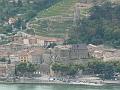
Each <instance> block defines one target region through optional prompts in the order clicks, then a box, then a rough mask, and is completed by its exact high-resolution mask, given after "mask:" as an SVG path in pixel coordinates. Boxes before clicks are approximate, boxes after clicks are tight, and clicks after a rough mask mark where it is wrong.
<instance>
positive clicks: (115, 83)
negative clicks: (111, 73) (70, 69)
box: [0, 81, 120, 86]
mask: <svg viewBox="0 0 120 90" xmlns="http://www.w3.org/2000/svg"><path fill="white" fill-rule="evenodd" d="M104 83H105V85H120V81H105V82H104ZM0 84H8V85H10V84H36V85H38V84H40V85H77V86H79V85H81V84H70V83H67V82H51V81H44V82H26V81H25V82H7V81H0ZM105 85H103V86H105ZM81 86H82V85H81ZM85 86H91V85H85Z"/></svg>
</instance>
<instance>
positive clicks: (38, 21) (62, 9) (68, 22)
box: [30, 0, 86, 37]
mask: <svg viewBox="0 0 120 90" xmlns="http://www.w3.org/2000/svg"><path fill="white" fill-rule="evenodd" d="M76 3H79V0H61V1H60V2H59V3H57V4H55V5H53V6H51V7H50V8H48V9H46V10H44V11H41V12H40V13H39V14H38V15H37V17H36V18H35V19H34V20H32V21H31V22H30V26H31V27H32V30H34V31H35V33H36V34H38V35H42V36H50V37H64V36H65V32H66V31H68V30H69V29H71V27H72V24H73V16H74V7H75V4H76ZM81 13H82V14H85V13H86V9H81Z"/></svg>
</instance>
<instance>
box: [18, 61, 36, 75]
mask: <svg viewBox="0 0 120 90" xmlns="http://www.w3.org/2000/svg"><path fill="white" fill-rule="evenodd" d="M16 71H17V74H18V75H20V76H21V75H22V76H25V75H27V76H30V75H32V74H33V73H34V72H35V71H36V67H35V65H34V64H32V63H20V64H18V65H17V66H16Z"/></svg>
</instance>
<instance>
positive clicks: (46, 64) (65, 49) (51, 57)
mask: <svg viewBox="0 0 120 90" xmlns="http://www.w3.org/2000/svg"><path fill="white" fill-rule="evenodd" d="M9 39H10V40H11V42H10V43H8V44H4V45H0V59H2V58H5V60H10V62H11V63H9V64H8V62H3V61H2V62H1V61H0V76H9V75H13V73H14V70H15V65H16V64H18V63H20V62H23V63H27V62H31V63H32V64H39V65H40V67H39V68H38V70H37V71H38V72H36V73H39V72H40V73H42V74H47V75H49V74H50V71H51V70H50V67H51V66H50V64H51V62H61V63H64V64H69V63H75V64H80V63H85V62H88V61H89V60H90V58H97V59H98V60H103V61H110V60H120V50H118V49H112V48H105V47H104V46H103V45H99V46H95V45H92V44H89V45H86V44H73V45H63V43H64V39H61V38H49V37H41V36H34V35H29V34H26V33H23V32H18V33H17V34H15V35H14V36H11V37H9ZM51 43H56V44H57V46H55V47H54V48H47V47H48V46H49V45H50V44H51Z"/></svg>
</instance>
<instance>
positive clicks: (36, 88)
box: [0, 84, 120, 90]
mask: <svg viewBox="0 0 120 90" xmlns="http://www.w3.org/2000/svg"><path fill="white" fill-rule="evenodd" d="M0 90H120V86H114V85H111V86H102V87H93V86H76V85H35V84H15V85H5V84H0Z"/></svg>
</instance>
